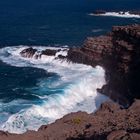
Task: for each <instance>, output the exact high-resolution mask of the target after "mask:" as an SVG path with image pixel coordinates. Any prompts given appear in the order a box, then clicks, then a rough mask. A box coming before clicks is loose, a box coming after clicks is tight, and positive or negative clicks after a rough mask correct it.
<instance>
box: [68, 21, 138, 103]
mask: <svg viewBox="0 0 140 140" xmlns="http://www.w3.org/2000/svg"><path fill="white" fill-rule="evenodd" d="M139 56H140V25H137V24H134V25H128V26H114V27H113V28H112V32H110V33H109V34H108V35H106V36H99V37H90V38H88V39H87V40H86V41H85V43H84V45H83V47H82V48H78V49H77V48H73V49H70V50H69V52H68V59H69V60H71V61H73V62H77V63H84V64H88V65H92V66H96V65H101V66H103V67H104V68H105V70H106V81H107V85H105V86H103V88H102V90H100V92H102V93H104V94H106V95H108V96H109V97H110V98H111V99H113V100H115V101H117V102H119V103H121V104H123V105H126V106H127V105H128V104H129V103H131V102H132V101H133V99H134V98H140V95H139V90H138V89H139V87H140V77H139V71H140V57H139Z"/></svg>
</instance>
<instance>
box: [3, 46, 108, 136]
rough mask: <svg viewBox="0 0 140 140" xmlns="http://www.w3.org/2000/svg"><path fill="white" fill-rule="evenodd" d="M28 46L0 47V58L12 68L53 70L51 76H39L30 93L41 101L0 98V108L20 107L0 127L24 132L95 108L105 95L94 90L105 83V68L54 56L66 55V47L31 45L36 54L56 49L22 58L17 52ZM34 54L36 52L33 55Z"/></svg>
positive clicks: (10, 130)
mask: <svg viewBox="0 0 140 140" xmlns="http://www.w3.org/2000/svg"><path fill="white" fill-rule="evenodd" d="M28 47H29V46H15V47H4V48H1V49H0V60H1V61H2V62H4V63H6V64H8V65H11V66H15V67H33V68H39V69H43V70H45V71H46V73H54V77H53V78H50V79H49V78H48V79H40V80H39V81H38V83H37V86H38V90H36V92H33V91H34V89H35V87H33V88H32V89H30V90H31V92H33V94H36V96H38V97H39V98H40V100H42V102H41V103H38V104H33V103H30V102H28V101H26V100H18V99H17V100H14V101H11V102H9V103H3V102H2V101H1V100H0V109H2V108H3V107H4V106H6V105H8V106H12V105H13V104H14V105H18V104H20V105H21V106H24V105H27V104H29V106H28V105H27V106H26V107H25V108H24V107H23V108H22V109H21V110H20V111H18V112H16V113H15V114H12V115H11V114H8V112H6V110H5V112H4V114H7V119H6V120H3V121H2V122H1V124H0V130H3V131H8V132H11V133H18V134H19V133H24V132H26V131H27V130H38V128H39V127H40V126H41V125H44V124H50V123H52V122H54V121H55V120H56V119H59V118H62V117H63V116H64V115H66V114H68V113H71V112H77V111H86V112H87V113H92V112H94V111H95V110H96V109H98V108H99V106H100V104H101V103H102V102H104V101H106V100H108V98H107V97H106V96H104V95H102V94H100V93H98V92H97V88H101V87H102V86H103V85H104V84H105V83H106V81H105V71H104V69H103V68H102V67H100V66H96V67H95V68H93V67H91V66H87V65H84V64H77V63H72V62H70V61H67V60H62V59H58V55H60V54H61V55H62V56H67V52H68V50H69V48H68V47H67V46H62V47H61V48H60V47H58V48H56V47H42V46H34V47H33V48H36V49H37V50H38V52H37V53H40V52H41V51H42V50H44V49H46V48H48V49H56V50H58V49H59V50H60V49H61V51H59V52H58V53H56V55H55V56H46V55H42V56H41V58H39V59H35V56H33V58H23V57H21V55H20V52H21V51H22V50H24V49H25V48H28ZM35 55H37V54H35Z"/></svg>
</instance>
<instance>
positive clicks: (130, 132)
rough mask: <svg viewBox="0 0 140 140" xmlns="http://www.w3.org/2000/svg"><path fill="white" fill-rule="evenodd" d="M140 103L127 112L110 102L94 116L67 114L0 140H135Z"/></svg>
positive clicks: (139, 127)
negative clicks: (49, 122)
mask: <svg viewBox="0 0 140 140" xmlns="http://www.w3.org/2000/svg"><path fill="white" fill-rule="evenodd" d="M139 108H140V100H136V101H135V102H134V103H133V104H132V106H131V107H129V108H128V109H121V107H120V106H119V105H118V104H116V103H113V102H106V103H104V104H102V105H101V107H100V109H99V110H98V111H97V112H95V114H87V113H85V112H77V113H71V114H69V115H66V116H64V117H63V118H62V119H60V120H57V121H56V122H55V123H53V124H50V125H47V126H45V125H44V126H42V127H41V128H40V129H39V130H38V131H37V132H34V131H28V132H26V133H24V134H22V135H16V134H8V133H4V132H2V135H0V140H106V139H107V140H120V139H129V140H138V139H140V115H139V114H140V109H139Z"/></svg>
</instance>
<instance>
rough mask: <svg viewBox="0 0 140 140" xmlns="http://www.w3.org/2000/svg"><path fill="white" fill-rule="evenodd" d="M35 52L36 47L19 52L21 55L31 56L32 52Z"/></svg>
mask: <svg viewBox="0 0 140 140" xmlns="http://www.w3.org/2000/svg"><path fill="white" fill-rule="evenodd" d="M36 52H37V49H33V48H32V47H30V48H27V49H24V50H22V51H21V52H20V54H21V56H22V57H27V58H32V57H33V56H34V54H35V53H36Z"/></svg>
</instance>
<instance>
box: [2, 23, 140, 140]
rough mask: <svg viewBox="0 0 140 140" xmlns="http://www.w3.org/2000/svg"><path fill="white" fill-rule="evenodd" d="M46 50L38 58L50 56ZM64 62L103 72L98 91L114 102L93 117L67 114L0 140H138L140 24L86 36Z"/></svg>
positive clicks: (25, 54)
mask: <svg viewBox="0 0 140 140" xmlns="http://www.w3.org/2000/svg"><path fill="white" fill-rule="evenodd" d="M59 51H62V50H61V49H60V50H49V49H46V50H44V51H42V52H40V53H38V55H36V56H37V57H36V59H38V58H39V57H41V55H44V54H45V55H49V56H51V55H54V54H56V52H59ZM36 52H37V50H35V49H33V48H27V49H25V50H23V51H22V52H21V56H22V57H33V56H34V54H35V53H36ZM58 59H66V60H67V61H72V62H75V63H83V64H87V65H91V66H93V67H94V66H96V65H100V66H102V67H103V68H104V69H105V70H106V81H107V84H106V85H104V86H103V88H102V89H98V90H99V91H100V92H101V93H102V94H105V95H107V96H109V97H110V98H111V99H112V100H114V101H115V102H116V103H114V102H106V103H103V104H102V105H101V107H100V108H99V110H97V111H96V112H95V113H94V114H87V113H85V112H77V113H71V114H68V115H66V116H64V117H63V118H62V119H59V120H57V121H56V122H55V123H53V124H50V125H44V126H42V127H40V129H39V130H38V131H37V132H34V131H28V132H26V133H24V134H21V135H17V134H9V133H7V132H0V140H17V139H18V140H77V139H78V140H105V139H107V140H120V139H122V140H123V139H128V140H129V139H130V140H131V139H132V140H138V139H140V100H139V99H140V94H139V86H140V74H139V71H140V25H138V24H134V25H127V26H114V27H113V28H112V31H111V32H110V33H108V34H107V35H104V36H99V37H90V38H87V40H86V41H85V42H84V45H83V46H82V47H81V48H71V49H69V51H68V55H67V56H66V57H64V56H61V55H59V56H58Z"/></svg>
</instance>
